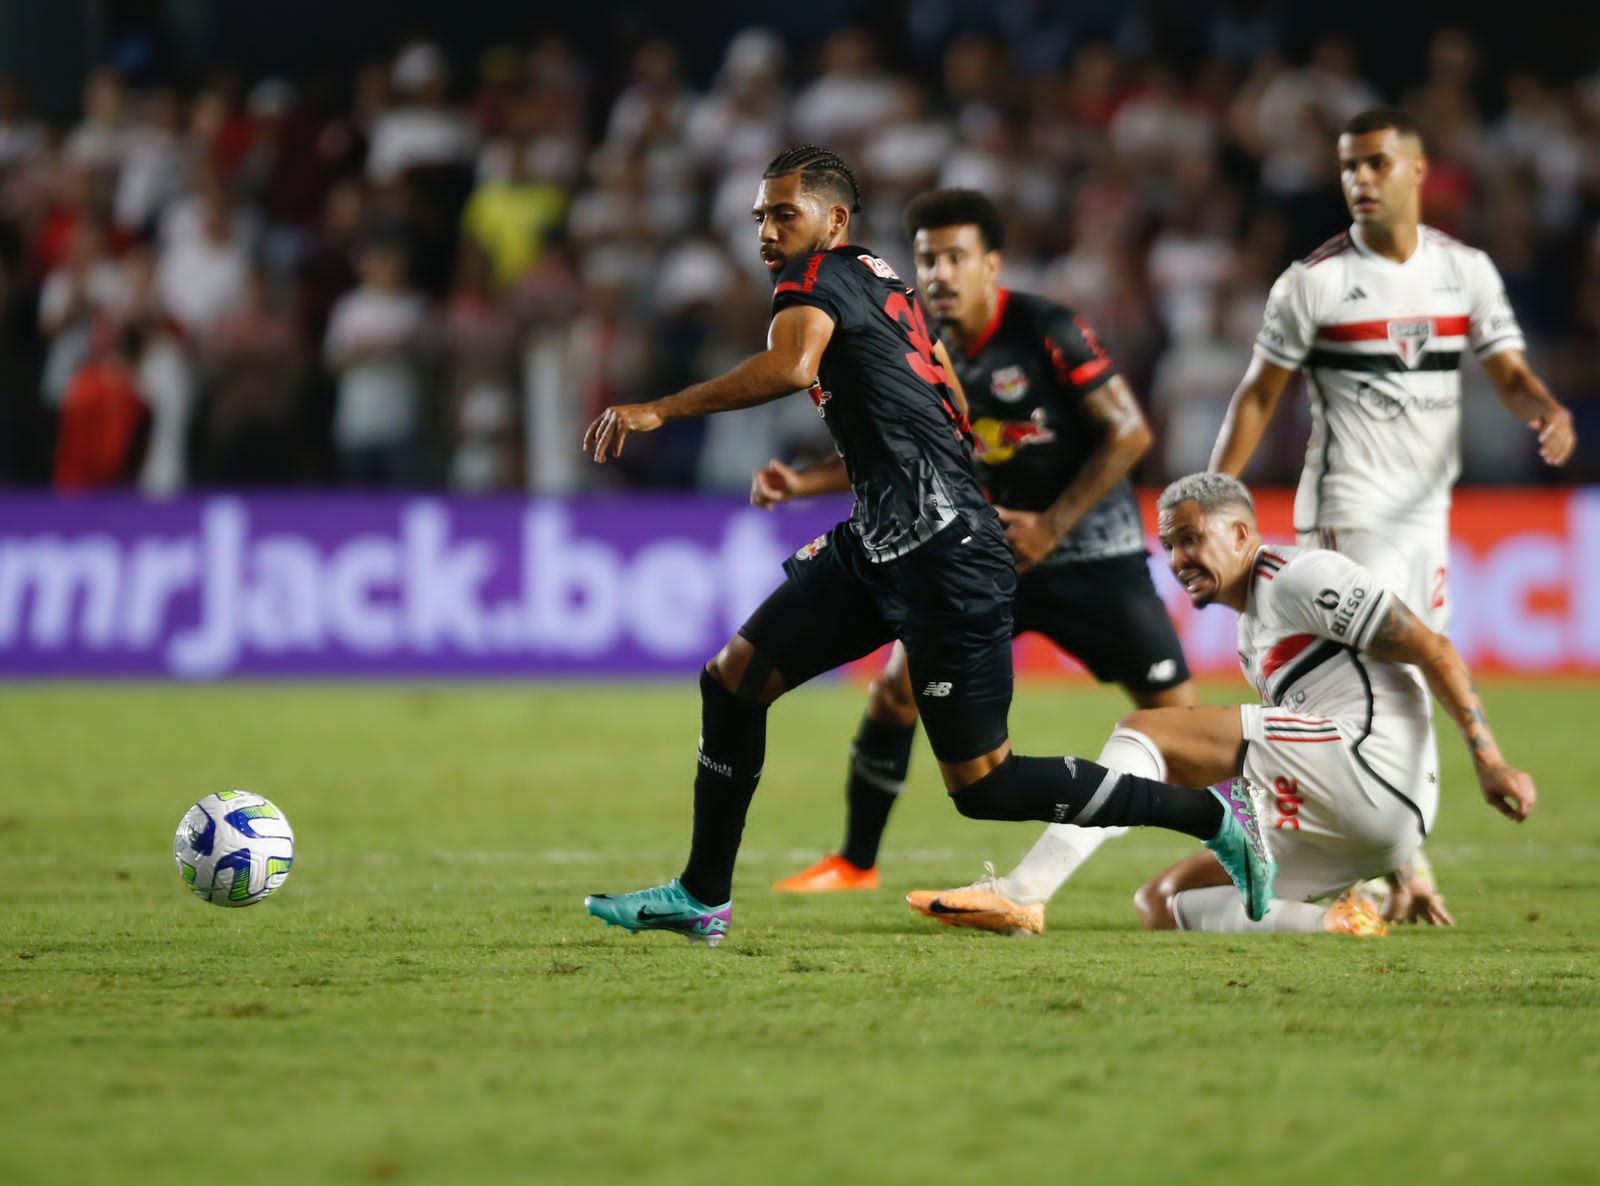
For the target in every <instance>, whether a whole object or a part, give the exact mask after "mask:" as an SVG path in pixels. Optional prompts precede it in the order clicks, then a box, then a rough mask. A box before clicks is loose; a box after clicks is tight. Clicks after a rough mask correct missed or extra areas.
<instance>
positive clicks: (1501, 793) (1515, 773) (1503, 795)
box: [1478, 766, 1539, 824]
mask: <svg viewBox="0 0 1600 1186" xmlns="http://www.w3.org/2000/svg"><path fill="white" fill-rule="evenodd" d="M1478 785H1479V786H1480V787H1482V788H1483V797H1484V799H1485V800H1486V801H1487V802H1488V804H1489V806H1490V807H1493V808H1494V809H1495V810H1496V811H1498V812H1499V813H1500V814H1501V815H1503V816H1505V817H1506V818H1507V819H1513V820H1516V821H1517V822H1518V823H1519V824H1520V823H1521V822H1522V821H1523V820H1525V819H1527V818H1528V816H1529V815H1531V814H1532V813H1533V805H1534V803H1536V802H1537V801H1538V799H1539V792H1538V791H1537V790H1536V789H1535V788H1534V785H1533V778H1532V777H1531V776H1530V775H1528V774H1527V773H1525V772H1524V771H1521V770H1514V769H1512V768H1511V767H1510V766H1490V767H1488V768H1486V769H1482V770H1479V771H1478Z"/></svg>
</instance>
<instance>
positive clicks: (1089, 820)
mask: <svg viewBox="0 0 1600 1186" xmlns="http://www.w3.org/2000/svg"><path fill="white" fill-rule="evenodd" d="M951 798H952V799H953V800H955V805H956V810H958V811H959V812H961V814H962V815H966V816H971V817H972V818H974V819H1008V820H1030V819H1036V820H1047V821H1049V822H1050V823H1053V824H1078V825H1080V826H1082V827H1088V828H1121V827H1154V828H1168V829H1170V830H1171V831H1174V832H1183V833H1184V834H1185V835H1189V836H1193V837H1195V838H1196V839H1197V840H1210V839H1211V838H1212V837H1213V836H1215V835H1216V834H1217V832H1218V831H1219V830H1220V829H1221V827H1222V814H1223V810H1224V809H1223V806H1222V803H1221V801H1220V800H1219V799H1218V798H1217V797H1216V796H1215V795H1213V794H1212V793H1211V792H1210V791H1208V790H1203V789H1196V788H1194V787H1175V786H1172V785H1171V784H1169V783H1164V782H1157V781H1155V780H1154V779H1152V778H1140V777H1139V776H1138V775H1135V774H1119V773H1117V772H1115V771H1112V770H1107V769H1106V768H1105V767H1104V766H1101V765H1100V764H1098V763H1096V762H1091V761H1089V760H1088V759H1086V758H1019V757H1016V756H1015V755H1013V756H1012V757H1009V758H1007V759H1006V760H1005V761H1004V762H1003V763H1002V764H1000V765H999V766H996V767H995V768H994V769H993V770H991V771H990V772H989V773H988V774H986V775H984V776H983V777H982V778H980V779H979V780H978V781H977V782H975V783H973V784H972V785H971V786H969V787H965V788H963V789H962V790H959V791H957V792H956V793H955V794H954V795H952V796H951Z"/></svg>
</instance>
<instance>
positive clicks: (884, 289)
mask: <svg viewBox="0 0 1600 1186" xmlns="http://www.w3.org/2000/svg"><path fill="white" fill-rule="evenodd" d="M859 207H860V193H859V190H858V188H857V186H856V180H855V177H854V175H853V174H852V173H851V171H850V169H849V167H848V166H847V165H846V164H845V163H844V162H843V161H842V160H840V159H839V157H838V156H836V155H835V154H833V153H831V152H829V151H827V150H826V149H822V148H818V147H815V146H812V145H805V146H802V147H799V148H795V149H791V150H789V151H788V152H785V153H783V154H781V155H780V156H778V157H777V158H776V159H775V160H773V162H772V163H771V164H770V165H769V166H768V167H767V169H766V171H765V172H764V173H763V175H762V179H761V184H760V187H759V188H758V189H757V191H756V199H755V203H754V206H753V209H752V211H751V213H752V215H753V217H754V219H755V223H756V229H757V233H758V239H759V242H760V249H761V256H762V259H764V260H765V261H766V264H767V268H768V270H769V271H770V272H771V273H772V274H773V276H774V280H775V284H774V288H773V317H772V321H771V324H770V326H769V327H768V331H767V348H766V349H765V350H764V351H762V352H761V353H759V354H756V355H754V356H752V357H750V358H748V359H746V360H745V361H744V362H742V363H740V364H739V365H737V366H735V367H734V368H733V369H732V370H730V371H728V372H727V373H726V374H723V375H720V376H718V377H716V378H714V379H709V380H707V381H705V382H703V383H696V384H694V385H693V386H691V387H688V388H685V389H684V390H683V391H680V392H677V393H676V394H674V395H669V396H667V397H665V398H663V399H658V400H653V401H651V402H648V403H641V404H619V405H614V406H612V407H609V408H606V409H605V411H604V412H602V413H601V414H600V416H599V417H598V418H597V419H596V420H595V421H594V422H593V423H592V424H591V425H589V428H588V430H587V432H586V433H585V434H584V442H583V444H584V448H585V450H589V451H592V453H593V456H594V459H595V461H597V462H601V463H603V462H606V461H608V460H610V459H612V458H614V457H617V456H620V455H621V452H622V450H623V448H624V447H625V446H626V444H627V440H628V437H629V436H630V435H631V434H633V433H641V432H651V431H653V430H655V429H657V428H659V427H661V425H662V424H664V423H666V422H667V421H669V420H674V419H680V418H683V417H689V416H704V415H708V414H710V413H712V412H721V411H730V410H732V409H735V408H745V407H753V406H755V405H757V404H761V403H766V402H768V401H770V400H774V399H777V398H779V397H780V396H784V395H787V394H789V393H791V392H794V391H799V390H803V391H806V392H807V393H808V394H809V396H810V398H811V400H812V402H813V403H814V404H815V405H816V408H817V411H818V413H819V414H820V415H821V416H822V418H823V421H824V422H825V423H826V424H827V426H828V431H829V433H830V434H831V435H832V437H833V440H834V444H835V447H836V448H837V450H838V452H839V455H840V457H841V459H842V461H843V464H844V469H845V473H846V474H847V475H848V477H849V481H850V487H851V490H852V491H853V492H854V495H855V507H854V510H853V511H852V513H851V517H850V519H849V520H848V521H847V522H845V523H841V524H839V525H837V526H836V527H834V528H833V530H832V531H830V532H828V533H827V534H825V535H823V536H821V537H819V538H818V539H816V540H814V541H812V542H811V543H810V544H808V545H807V546H806V547H804V548H802V549H800V551H799V552H798V553H796V554H795V556H794V557H792V558H791V559H790V560H789V561H788V562H787V563H786V565H785V569H786V572H787V574H788V580H786V581H785V582H784V583H783V584H782V585H781V586H779V587H778V589H776V590H775V591H774V592H773V593H772V594H771V596H769V597H768V598H767V599H766V601H764V602H763V603H762V604H761V605H760V606H759V607H758V608H757V609H756V611H755V613H754V614H752V615H751V617H750V619H749V620H748V621H747V622H745V624H744V625H743V626H741V627H740V628H739V631H738V633H737V634H736V635H735V636H734V637H733V638H732V639H731V640H730V641H729V642H728V644H727V645H726V646H724V647H723V648H722V650H721V651H719V652H718V654H717V655H716V657H714V658H713V659H712V660H711V661H710V662H709V663H708V664H707V665H706V667H705V669H704V670H703V671H702V672H701V675H700V700H701V732H700V748H699V755H698V768H697V770H696V772H695V780H694V827H693V834H692V840H691V843H690V849H689V859H688V862H687V864H686V865H685V867H684V869H683V872H682V874H681V875H680V876H679V877H675V878H673V879H672V880H671V881H669V882H667V883H666V884H664V885H660V886H655V887H653V888H650V889H645V890H639V891H636V892H634V893H628V894H593V895H590V896H589V897H588V898H587V899H585V906H586V908H587V909H588V911H589V913H591V914H593V915H594V916H596V917H597V918H600V919H602V920H603V921H605V922H606V923H607V924H609V925H614V926H620V927H623V928H625V929H626V930H629V931H645V930H668V931H674V932H677V933H679V934H682V935H685V936H687V937H688V938H689V939H690V940H691V941H699V942H704V943H707V944H716V943H719V942H721V940H722V938H723V937H724V936H725V935H726V934H727V932H728V927H729V924H730V922H731V919H732V912H733V911H732V901H731V898H732V886H733V868H734V863H735V861H736V859H737V856H738V851H739V841H740V838H741V836H742V834H743V832H744V822H745V815H746V812H747V810H748V808H749V805H750V801H751V799H752V798H753V797H754V795H755V789H756V783H757V782H758V780H759V779H760V776H761V767H762V762H763V760H764V758H765V754H766V721H767V709H768V706H770V705H771V704H772V702H773V701H775V700H776V699H777V698H778V697H779V696H781V695H782V694H783V693H784V692H786V691H788V690H789V689H791V688H796V687H799V686H800V685H801V684H803V683H805V682H806V681H807V680H809V679H811V678H812V677H813V676H816V675H820V674H821V673H823V672H825V671H829V670H831V669H833V668H835V667H838V666H840V665H841V664H843V663H847V662H850V661H851V660H853V659H859V658H861V657H862V656H863V655H867V654H870V653H871V652H873V651H875V650H877V649H878V648H879V647H880V646H883V645H884V644H886V643H888V642H890V641H893V640H896V639H898V640H899V641H900V642H902V643H903V644H904V645H905V650H906V657H907V662H908V665H909V668H910V672H911V682H912V687H913V688H914V689H915V694H916V699H917V707H918V709H919V711H920V713H921V716H922V720H923V724H924V726H925V728H926V729H927V733H928V741H929V743H930V745H931V746H932V748H933V752H934V756H935V757H936V758H937V759H938V760H939V766H940V769H941V771H942V772H943V774H944V779H945V786H946V787H947V788H948V790H949V792H950V796H951V799H952V800H953V801H954V803H955V805H956V808H957V810H959V811H960V812H961V813H962V814H963V815H966V816H969V817H973V818H978V819H1007V820H1043V821H1048V822H1055V823H1068V822H1070V823H1075V824H1081V825H1087V826H1091V827H1124V826H1130V825H1135V826H1136V825H1143V826H1154V827H1163V828H1168V829H1171V830H1174V831H1179V832H1184V833H1186V834H1188V835H1191V836H1194V837H1196V838H1197V839H1200V840H1202V841H1204V842H1205V843H1206V845H1207V847H1208V848H1210V849H1211V850H1212V852H1213V853H1215V854H1216V856H1217V858H1218V860H1219V862H1220V864H1221V867H1222V868H1223V869H1224V870H1226V871H1227V873H1228V875H1229V876H1230V877H1231V878H1233V880H1234V882H1235V884H1236V885H1237V886H1238V887H1239V891H1240V892H1241V893H1242V894H1243V895H1244V899H1245V905H1244V908H1245V911H1246V913H1247V914H1248V915H1249V916H1250V917H1252V918H1257V917H1260V915H1261V914H1262V912H1264V911H1265V909H1266V906H1267V902H1268V901H1269V900H1270V898H1271V892H1272V891H1271V884H1272V864H1271V858H1270V856H1269V855H1268V852H1267V849H1266V842H1265V839H1264V837H1263V836H1262V833H1261V829H1260V827H1259V825H1258V823H1257V817H1258V814H1259V813H1261V812H1262V811H1264V805H1263V804H1260V803H1258V799H1259V793H1258V792H1256V791H1255V790H1254V789H1253V788H1252V787H1251V785H1250V784H1249V783H1247V782H1246V781H1245V780H1243V779H1228V780H1227V781H1225V782H1223V783H1220V784H1219V785H1217V786H1216V787H1212V788H1208V789H1196V788H1189V787H1178V786H1172V785H1169V784H1166V783H1163V782H1160V781H1157V780H1155V779H1150V778H1143V777H1139V776H1131V775H1125V774H1120V773H1118V772H1116V771H1114V770H1110V769H1107V768H1106V767H1105V766H1102V765H1099V764H1096V763H1094V762H1089V761H1087V760H1083V759H1077V758H1060V757H1057V758H1024V757H1018V756H1017V755H1015V754H1013V753H1012V752H1011V745H1010V742H1009V740H1008V739H1007V719H1006V718H1007V714H1008V712H1009V710H1010V706H1011V688H1012V670H1011V634H1012V599H1013V597H1014V595H1015V593H1016V584H1017V576H1016V569H1015V567H1014V566H1013V562H1012V558H1011V552H1010V549H1009V547H1008V546H1007V542H1006V535H1005V530H1004V528H1003V527H1002V525H1001V522H1000V519H999V517H998V516H997V515H996V513H995V511H994V509H993V508H992V507H991V506H990V505H989V503H988V502H987V500H985V498H984V496H983V492H982V490H981V489H980V488H979V487H978V484H977V481H976V479H975V477H974V475H973V467H972V435H971V431H970V429H969V428H968V425H967V418H966V414H965V399H964V397H963V395H962V392H961V387H960V384H959V382H958V381H957V380H956V379H955V378H954V376H953V369H952V367H951V363H950V357H949V355H948V353H947V352H946V351H945V348H944V346H943V345H942V344H941V343H940V342H939V341H938V340H937V339H935V338H934V337H933V336H932V334H931V333H930V332H929V330H928V323H927V316H926V314H925V313H924V311H923V307H922V304H921V302H920V301H919V300H918V298H917V295H916V293H915V291H914V290H913V289H911V288H909V287H908V286H907V285H906V284H905V283H904V282H903V281H901V279H900V278H899V277H898V276H897V275H896V274H895V272H894V269H893V268H891V267H890V266H889V265H888V264H887V263H885V262H884V261H883V260H882V259H880V258H879V257H878V256H876V255H874V254H873V253H872V252H870V251H868V250H867V249H865V248H864V247H860V246H854V245H851V243H850V241H849V234H850V223H851V215H852V214H853V213H855V212H856V211H857V210H858V209H859Z"/></svg>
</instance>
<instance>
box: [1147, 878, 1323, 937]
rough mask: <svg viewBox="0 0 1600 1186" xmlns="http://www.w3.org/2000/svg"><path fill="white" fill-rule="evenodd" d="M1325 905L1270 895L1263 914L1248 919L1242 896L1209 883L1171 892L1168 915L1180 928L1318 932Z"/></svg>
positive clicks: (1222, 886) (1298, 933)
mask: <svg viewBox="0 0 1600 1186" xmlns="http://www.w3.org/2000/svg"><path fill="white" fill-rule="evenodd" d="M1327 913H1328V910H1327V907H1325V906H1318V905H1316V904H1315V903H1313V902H1291V901H1288V900H1286V899H1284V898H1274V899H1272V904H1271V906H1270V907H1268V909H1267V913H1266V917H1265V918H1263V919H1262V920H1261V921H1260V922H1251V921H1250V916H1249V915H1248V914H1246V913H1245V910H1244V899H1243V898H1241V897H1240V896H1239V891H1238V890H1236V889H1234V887H1233V886H1231V885H1213V886H1207V887H1206V888H1205V889H1192V890H1184V891H1183V892H1182V893H1177V894H1173V895H1172V915H1173V917H1174V918H1176V919H1177V920H1178V929H1179V930H1180V931H1224V932H1227V933H1229V934H1242V933H1244V932H1246V931H1270V932H1273V933H1276V934H1280V935H1281V934H1296V935H1306V934H1321V933H1322V919H1323V916H1324V915H1326V914H1327Z"/></svg>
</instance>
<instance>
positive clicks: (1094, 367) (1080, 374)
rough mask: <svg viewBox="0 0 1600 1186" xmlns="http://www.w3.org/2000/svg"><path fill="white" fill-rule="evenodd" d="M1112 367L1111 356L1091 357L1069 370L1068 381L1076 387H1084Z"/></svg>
mask: <svg viewBox="0 0 1600 1186" xmlns="http://www.w3.org/2000/svg"><path fill="white" fill-rule="evenodd" d="M1110 369H1111V360H1110V359H1109V358H1091V359H1090V360H1089V361H1088V362H1085V363H1080V364H1079V365H1077V366H1075V367H1073V368H1072V370H1070V371H1069V372H1067V382H1068V383H1071V384H1072V385H1073V386H1074V387H1082V386H1083V385H1084V384H1086V383H1091V382H1093V381H1094V380H1095V379H1098V378H1099V377H1100V376H1101V375H1103V374H1105V373H1106V372H1107V371H1108V370H1110Z"/></svg>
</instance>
